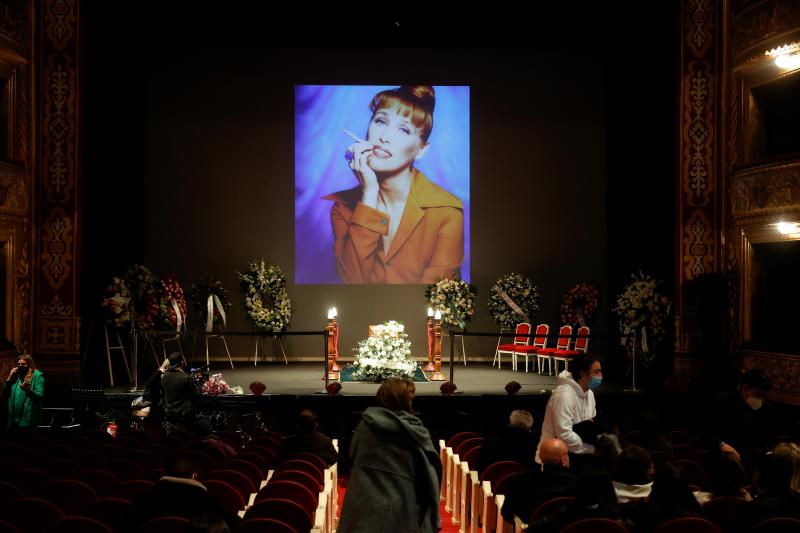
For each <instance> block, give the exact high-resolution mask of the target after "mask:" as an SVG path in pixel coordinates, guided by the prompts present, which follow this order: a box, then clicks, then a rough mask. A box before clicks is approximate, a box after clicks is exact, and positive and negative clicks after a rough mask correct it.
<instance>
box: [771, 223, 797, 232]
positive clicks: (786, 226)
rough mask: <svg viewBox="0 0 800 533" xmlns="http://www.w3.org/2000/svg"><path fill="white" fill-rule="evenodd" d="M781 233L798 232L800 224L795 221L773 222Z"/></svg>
mask: <svg viewBox="0 0 800 533" xmlns="http://www.w3.org/2000/svg"><path fill="white" fill-rule="evenodd" d="M775 227H776V228H777V229H778V233H780V234H781V235H794V234H796V233H800V224H798V223H797V222H778V223H777V224H775Z"/></svg>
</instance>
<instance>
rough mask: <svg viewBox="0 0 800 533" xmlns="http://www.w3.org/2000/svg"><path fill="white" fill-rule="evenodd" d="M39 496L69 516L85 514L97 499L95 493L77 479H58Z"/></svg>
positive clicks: (44, 488)
mask: <svg viewBox="0 0 800 533" xmlns="http://www.w3.org/2000/svg"><path fill="white" fill-rule="evenodd" d="M39 495H40V496H41V497H42V498H44V499H45V500H47V501H49V502H51V503H54V504H56V505H57V506H58V507H59V509H61V510H62V511H64V513H65V514H68V515H79V514H83V512H84V511H85V510H86V508H87V507H88V506H89V505H90V504H91V503H93V502H94V501H95V500H96V499H97V494H96V493H95V491H94V490H92V488H91V487H90V486H89V485H87V484H86V483H83V482H82V481H78V480H77V479H56V480H55V481H53V482H52V483H49V484H48V485H47V486H45V487H43V488H42V490H41V492H40V493H39Z"/></svg>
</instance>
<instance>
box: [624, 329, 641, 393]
mask: <svg viewBox="0 0 800 533" xmlns="http://www.w3.org/2000/svg"><path fill="white" fill-rule="evenodd" d="M632 338H633V350H632V351H631V387H630V388H629V389H623V392H641V390H642V389H637V388H636V330H634V331H633V333H632Z"/></svg>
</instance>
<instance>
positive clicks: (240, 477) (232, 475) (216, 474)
mask: <svg viewBox="0 0 800 533" xmlns="http://www.w3.org/2000/svg"><path fill="white" fill-rule="evenodd" d="M208 479H209V480H212V479H213V480H217V481H224V482H225V483H227V484H229V485H231V486H232V487H233V488H235V489H236V490H237V491H239V494H241V495H242V498H243V499H244V501H245V502H247V501H248V500H249V499H250V495H251V494H252V493H254V492H258V485H257V484H255V483H253V482H252V481H251V480H250V478H248V477H247V476H246V475H244V474H242V473H241V472H237V471H236V470H228V469H224V468H223V469H219V470H214V471H213V472H211V474H210V475H209V476H208Z"/></svg>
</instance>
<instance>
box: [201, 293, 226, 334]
mask: <svg viewBox="0 0 800 533" xmlns="http://www.w3.org/2000/svg"><path fill="white" fill-rule="evenodd" d="M206 306H207V308H208V314H207V315H206V333H211V330H212V329H214V306H216V308H217V311H219V316H220V318H222V326H223V327H225V326H226V320H225V309H223V307H222V302H221V301H220V300H219V296H217V295H216V294H209V295H208V301H207V302H206Z"/></svg>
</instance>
